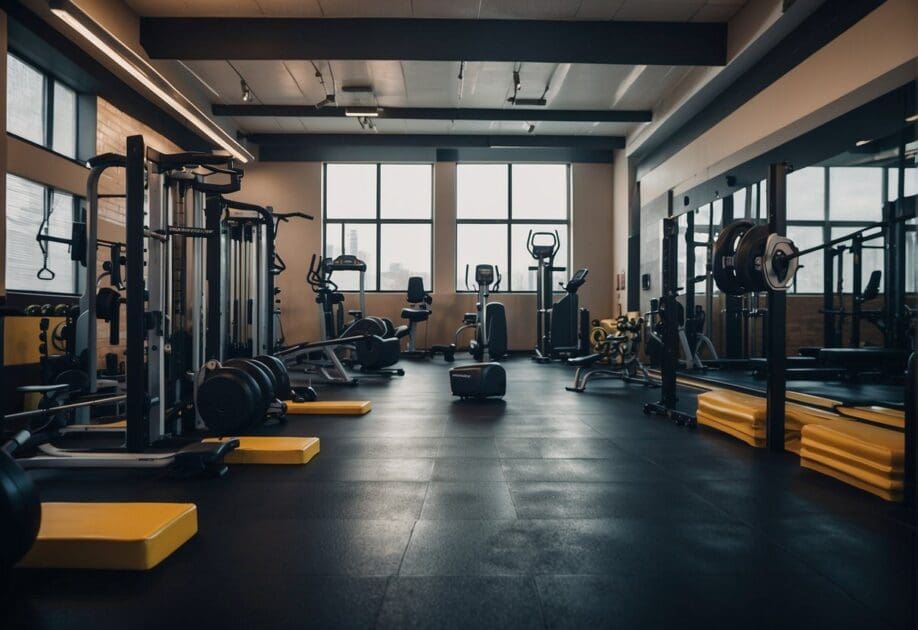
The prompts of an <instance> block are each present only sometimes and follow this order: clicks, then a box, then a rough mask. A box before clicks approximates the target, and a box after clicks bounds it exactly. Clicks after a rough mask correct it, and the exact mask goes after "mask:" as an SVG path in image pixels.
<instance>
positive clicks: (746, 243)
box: [734, 224, 768, 293]
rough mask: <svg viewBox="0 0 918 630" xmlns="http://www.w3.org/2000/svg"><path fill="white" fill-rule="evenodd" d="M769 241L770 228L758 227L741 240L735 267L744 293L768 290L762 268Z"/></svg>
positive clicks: (737, 249)
mask: <svg viewBox="0 0 918 630" xmlns="http://www.w3.org/2000/svg"><path fill="white" fill-rule="evenodd" d="M767 241H768V226H767V225H765V224H761V225H757V226H755V227H754V228H752V229H751V230H749V231H748V232H746V233H745V234H743V237H742V238H741V239H740V242H739V244H738V245H737V246H736V255H735V257H734V266H735V268H736V278H737V280H739V282H740V284H741V285H742V286H743V289H744V292H749V291H753V292H759V293H760V292H762V291H767V290H768V283H767V282H765V274H764V271H763V268H762V258H763V256H764V255H765V243H766V242H767Z"/></svg>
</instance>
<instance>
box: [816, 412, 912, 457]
mask: <svg viewBox="0 0 918 630" xmlns="http://www.w3.org/2000/svg"><path fill="white" fill-rule="evenodd" d="M802 434H803V442H804V444H806V443H813V444H819V445H821V446H823V447H834V448H836V449H838V450H839V451H843V452H845V453H848V454H849V455H850V456H851V457H857V458H860V459H863V460H865V461H870V462H874V463H876V464H879V465H883V466H889V467H892V468H902V467H903V466H904V462H905V436H904V435H903V434H902V433H900V432H898V431H892V430H890V429H882V428H880V427H874V426H871V425H867V424H860V423H857V422H849V421H844V420H840V421H838V422H836V423H833V424H832V425H831V426H830V425H823V424H810V425H807V426H805V427H804V428H803V431H802Z"/></svg>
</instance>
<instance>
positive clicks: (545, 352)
mask: <svg viewBox="0 0 918 630" xmlns="http://www.w3.org/2000/svg"><path fill="white" fill-rule="evenodd" d="M526 249H527V250H528V251H529V255H530V256H532V258H533V259H534V260H535V261H536V264H535V265H534V266H532V267H529V270H530V271H535V272H536V345H535V350H534V354H533V359H535V360H536V361H538V362H539V363H547V362H548V361H552V360H554V359H567V358H570V357H576V356H581V355H585V354H588V353H589V352H590V339H589V331H590V313H589V311H587V310H586V309H581V308H580V305H579V300H578V297H577V290H578V289H579V288H580V287H581V286H583V284H584V283H585V282H586V277H587V274H588V273H589V270H588V269H578V270H577V271H576V272H575V273H574V275H573V276H571V277H570V279H569V280H568V281H567V283H564V282H561V283H559V284H560V286H561V288H562V289H564V291H565V295H564V297H562V298H561V299H560V300H559V301H558V302H557V303H555V302H554V289H553V280H552V279H553V278H554V275H553V274H554V272H555V271H565V270H566V267H557V266H555V256H557V254H558V251H559V250H560V249H561V237H560V236H559V235H558V231H557V230H555V231H554V232H534V231H532V230H529V236H528V237H527V239H526Z"/></svg>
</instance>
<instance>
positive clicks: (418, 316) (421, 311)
mask: <svg viewBox="0 0 918 630" xmlns="http://www.w3.org/2000/svg"><path fill="white" fill-rule="evenodd" d="M429 318H430V311H429V310H428V309H426V308H403V309H402V319H407V320H408V321H409V322H424V321H427V320H428V319H429Z"/></svg>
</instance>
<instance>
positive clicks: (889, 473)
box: [801, 440, 905, 479]
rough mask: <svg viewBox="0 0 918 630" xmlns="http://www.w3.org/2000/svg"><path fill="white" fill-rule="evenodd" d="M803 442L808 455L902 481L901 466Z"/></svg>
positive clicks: (807, 441)
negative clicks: (885, 463)
mask: <svg viewBox="0 0 918 630" xmlns="http://www.w3.org/2000/svg"><path fill="white" fill-rule="evenodd" d="M801 442H802V445H803V448H806V449H807V452H808V453H815V454H818V455H820V456H821V457H824V458H826V459H830V460H832V461H834V462H838V463H839V464H844V465H845V466H849V467H851V468H857V469H858V470H862V471H864V473H865V474H870V475H879V476H880V477H883V478H884V479H896V478H899V479H901V478H902V476H903V474H904V471H905V469H904V468H902V467H901V466H900V467H895V466H888V465H884V464H881V463H877V462H874V461H871V460H869V459H865V458H863V457H858V456H856V455H852V454H851V453H849V452H847V451H845V450H842V449H840V448H836V447H832V446H826V445H825V444H819V443H817V442H813V441H812V440H801Z"/></svg>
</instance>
